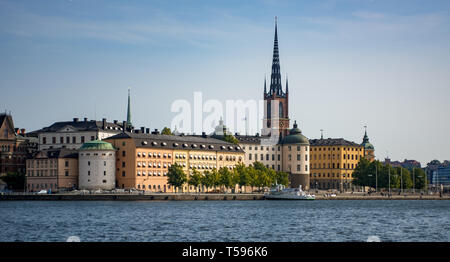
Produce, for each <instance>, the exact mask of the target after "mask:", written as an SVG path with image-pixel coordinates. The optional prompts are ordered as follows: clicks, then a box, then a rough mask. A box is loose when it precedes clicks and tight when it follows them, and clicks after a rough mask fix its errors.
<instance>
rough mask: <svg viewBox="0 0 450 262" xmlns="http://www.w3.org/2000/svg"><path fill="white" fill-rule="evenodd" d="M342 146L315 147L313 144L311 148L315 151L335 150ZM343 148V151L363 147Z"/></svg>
mask: <svg viewBox="0 0 450 262" xmlns="http://www.w3.org/2000/svg"><path fill="white" fill-rule="evenodd" d="M340 149H341V148H340V147H337V148H335V147H333V148H332V147H328V146H327V147H323V148H322V147H315V146H313V147H312V148H311V150H313V151H327V150H328V151H335V150H340ZM342 150H343V151H362V147H358V148H354V147H347V148H346V147H343V148H342Z"/></svg>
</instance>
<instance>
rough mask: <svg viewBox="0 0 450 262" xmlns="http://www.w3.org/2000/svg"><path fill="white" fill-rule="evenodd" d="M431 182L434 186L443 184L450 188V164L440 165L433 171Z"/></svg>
mask: <svg viewBox="0 0 450 262" xmlns="http://www.w3.org/2000/svg"><path fill="white" fill-rule="evenodd" d="M431 184H432V185H434V186H441V185H442V186H443V187H444V188H446V189H447V190H448V188H449V187H450V166H441V167H438V168H437V170H436V171H434V172H433V176H432V178H431Z"/></svg>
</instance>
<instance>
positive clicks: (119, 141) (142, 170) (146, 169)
mask: <svg viewBox="0 0 450 262" xmlns="http://www.w3.org/2000/svg"><path fill="white" fill-rule="evenodd" d="M105 141H107V142H109V143H111V144H112V145H113V146H114V147H115V148H116V149H117V153H116V167H117V170H116V187H117V188H125V189H130V188H135V189H138V190H145V191H150V192H174V189H173V187H172V186H171V185H169V184H168V183H167V173H168V169H169V167H170V166H171V165H172V164H174V163H178V164H180V165H181V166H182V167H183V170H184V171H185V172H186V174H187V175H190V174H191V173H192V170H193V169H196V170H198V171H200V172H202V173H203V172H204V171H207V170H209V171H211V170H213V169H214V168H215V169H220V168H221V167H228V168H230V169H233V168H234V166H235V165H236V164H238V163H239V162H243V158H244V152H243V150H242V149H241V148H240V147H239V146H238V145H234V144H231V143H227V142H224V141H221V140H218V139H214V138H210V137H206V136H204V137H201V136H175V135H173V136H172V135H160V134H159V133H158V134H155V133H152V134H149V133H130V132H125V133H121V134H118V135H116V136H113V137H109V138H107V139H105ZM183 191H196V189H195V188H192V187H191V186H188V185H185V187H184V188H183Z"/></svg>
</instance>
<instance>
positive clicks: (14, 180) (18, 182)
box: [1, 172, 25, 190]
mask: <svg viewBox="0 0 450 262" xmlns="http://www.w3.org/2000/svg"><path fill="white" fill-rule="evenodd" d="M1 179H2V180H3V181H4V182H5V183H6V184H7V185H8V188H9V189H13V190H23V189H24V186H25V174H22V173H11V172H9V173H7V174H6V175H5V176H3V177H2V178H1Z"/></svg>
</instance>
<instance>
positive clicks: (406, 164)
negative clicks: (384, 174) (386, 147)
mask: <svg viewBox="0 0 450 262" xmlns="http://www.w3.org/2000/svg"><path fill="white" fill-rule="evenodd" d="M383 164H389V165H391V166H393V167H403V168H406V169H409V170H412V169H413V168H421V165H420V162H419V161H416V160H408V159H405V160H403V162H400V161H391V159H389V158H385V160H384V162H383Z"/></svg>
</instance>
